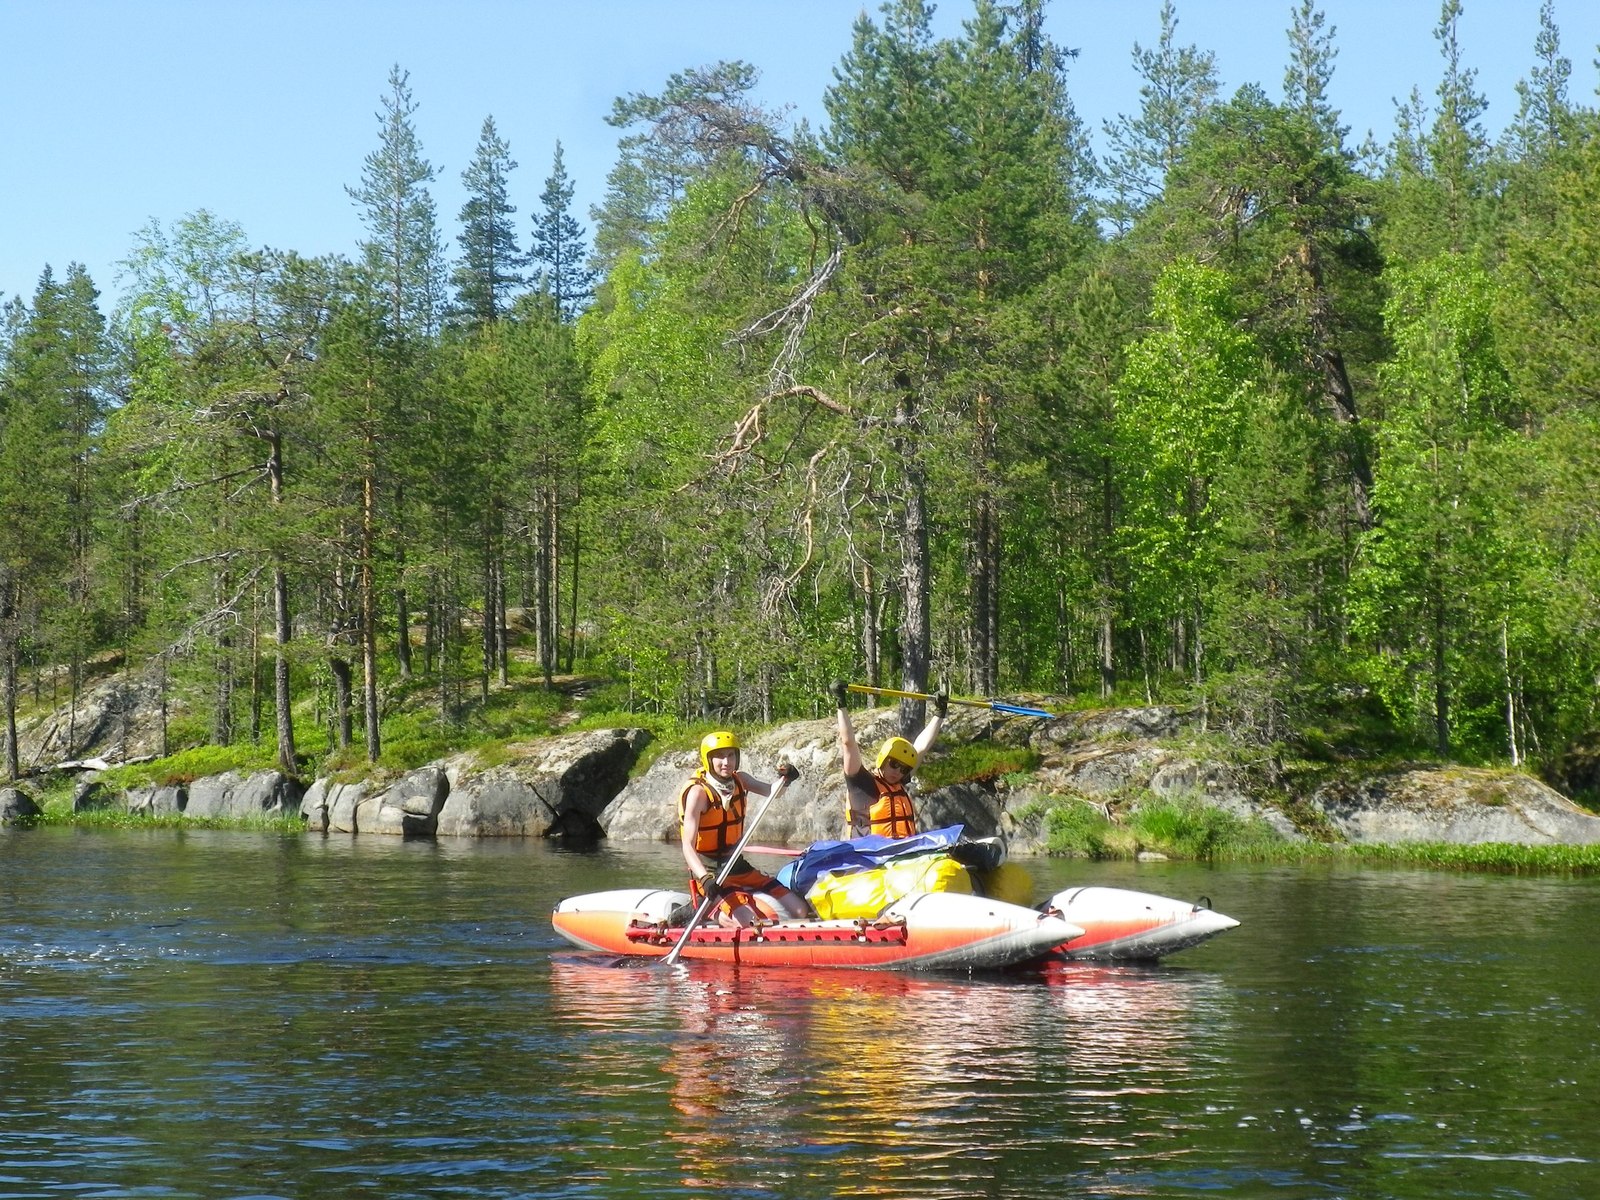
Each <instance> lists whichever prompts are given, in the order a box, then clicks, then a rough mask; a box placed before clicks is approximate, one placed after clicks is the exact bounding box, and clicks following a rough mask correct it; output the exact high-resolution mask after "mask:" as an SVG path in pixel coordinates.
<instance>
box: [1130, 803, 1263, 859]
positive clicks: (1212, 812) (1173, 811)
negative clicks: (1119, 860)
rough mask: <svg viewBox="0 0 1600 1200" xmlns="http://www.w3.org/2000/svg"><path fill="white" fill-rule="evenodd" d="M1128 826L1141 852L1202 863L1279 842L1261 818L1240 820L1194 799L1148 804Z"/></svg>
mask: <svg viewBox="0 0 1600 1200" xmlns="http://www.w3.org/2000/svg"><path fill="white" fill-rule="evenodd" d="M1129 824H1130V825H1131V827H1132V829H1133V831H1134V833H1135V835H1136V836H1137V838H1138V840H1139V844H1140V846H1141V848H1144V849H1151V850H1157V851H1160V852H1161V853H1163V854H1166V855H1169V856H1170V857H1174V858H1184V859H1192V860H1195V861H1200V862H1209V861H1212V860H1214V859H1217V858H1220V857H1224V856H1226V855H1230V854H1241V853H1248V852H1249V851H1250V850H1251V848H1252V847H1254V846H1256V845H1258V844H1263V843H1272V842H1276V841H1278V840H1279V838H1278V835H1277V834H1275V833H1273V832H1272V830H1271V828H1270V827H1269V826H1268V825H1267V824H1266V823H1265V822H1264V821H1261V820H1260V819H1259V818H1250V819H1246V818H1243V817H1239V816H1236V815H1234V814H1233V813H1230V812H1228V811H1227V810H1225V809H1222V808H1218V807H1217V806H1216V805H1213V804H1207V803H1206V802H1205V801H1204V800H1201V799H1199V798H1195V797H1189V798H1182V799H1176V800H1173V799H1161V800H1153V801H1145V802H1143V803H1141V804H1140V805H1139V806H1138V807H1137V808H1135V809H1134V810H1133V813H1132V816H1131V818H1130V822H1129Z"/></svg>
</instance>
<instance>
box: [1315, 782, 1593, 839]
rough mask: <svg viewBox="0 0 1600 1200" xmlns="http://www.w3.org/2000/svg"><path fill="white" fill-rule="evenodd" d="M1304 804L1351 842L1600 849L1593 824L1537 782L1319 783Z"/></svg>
mask: <svg viewBox="0 0 1600 1200" xmlns="http://www.w3.org/2000/svg"><path fill="white" fill-rule="evenodd" d="M1311 804H1312V806H1313V807H1314V808H1317V809H1319V810H1321V811H1322V812H1323V813H1324V814H1325V815H1326V816H1327V818H1328V821H1329V823H1330V824H1331V825H1332V826H1333V827H1334V828H1335V829H1336V830H1338V831H1339V832H1340V833H1341V834H1343V835H1344V836H1345V837H1346V838H1347V839H1349V840H1350V841H1352V842H1377V843H1395V842H1455V843H1461V844H1469V843H1478V842H1511V843H1519V844H1524V845H1589V844H1593V843H1595V842H1600V817H1597V816H1595V815H1594V814H1592V813H1587V812H1584V811H1583V810H1582V809H1580V808H1578V806H1577V805H1575V804H1573V803H1572V802H1571V801H1570V800H1568V799H1567V798H1566V797H1565V796H1563V795H1561V793H1559V792H1557V791H1555V790H1554V789H1553V788H1551V787H1549V786H1548V785H1546V784H1544V783H1541V782H1540V781H1539V780H1537V779H1533V778H1530V777H1529V776H1526V775H1517V774H1512V773H1510V772H1503V771H1486V770H1474V769H1467V768H1407V769H1400V770H1394V771H1386V772H1383V773H1382V774H1378V775H1372V776H1367V777H1365V778H1361V779H1353V780H1341V781H1338V782H1335V783H1330V784H1325V785H1323V786H1322V787H1320V788H1318V789H1317V790H1316V791H1315V792H1314V793H1313V794H1312V796H1311Z"/></svg>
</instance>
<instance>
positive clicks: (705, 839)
mask: <svg viewBox="0 0 1600 1200" xmlns="http://www.w3.org/2000/svg"><path fill="white" fill-rule="evenodd" d="M696 785H698V786H700V787H703V788H705V790H706V795H708V796H710V797H711V803H710V804H708V805H706V810H705V812H703V813H701V814H700V829H699V831H698V832H697V833H696V834H695V839H694V849H695V853H696V854H699V855H700V856H701V857H703V858H714V859H716V860H717V861H719V862H721V861H725V860H726V859H727V857H728V855H730V854H732V853H733V848H734V847H735V846H737V845H738V844H739V839H740V838H742V837H743V836H744V798H745V790H744V781H743V780H741V779H740V778H739V777H738V776H737V775H735V776H734V777H733V795H731V796H729V797H728V803H727V807H723V805H722V803H721V800H720V798H719V797H718V795H717V790H716V788H714V787H712V786H711V784H710V782H709V781H708V780H707V779H706V777H705V773H704V772H699V771H697V772H696V773H695V774H694V776H693V777H692V778H691V779H690V780H689V782H688V783H686V784H684V785H683V791H681V792H679V793H678V828H679V829H680V830H682V828H683V815H684V813H685V812H687V811H688V808H689V791H690V789H692V788H694V787H695V786H696Z"/></svg>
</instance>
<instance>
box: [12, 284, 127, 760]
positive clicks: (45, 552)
mask: <svg viewBox="0 0 1600 1200" xmlns="http://www.w3.org/2000/svg"><path fill="white" fill-rule="evenodd" d="M95 295H96V294H95V291H94V287H93V285H92V284H91V283H90V281H89V278H88V276H87V274H85V272H84V270H83V268H82V267H81V266H79V265H78V264H76V263H74V264H73V265H72V266H71V267H70V268H69V270H68V276H67V281H66V282H65V283H58V282H56V280H55V277H54V276H53V274H52V273H51V272H50V270H49V269H48V268H46V270H45V272H44V274H43V275H42V276H41V277H40V280H39V285H38V287H37V289H36V290H35V292H34V296H33V303H32V305H31V306H30V307H29V308H28V310H27V313H26V315H25V316H23V317H22V318H21V323H20V325H19V326H17V328H16V329H15V332H14V336H13V338H12V341H11V344H10V346H9V348H8V353H7V355H6V362H5V371H4V373H3V375H0V512H4V513H5V520H4V521H3V522H0V659H3V663H0V667H3V680H4V685H5V687H4V690H5V697H4V704H5V725H6V729H5V743H6V745H5V759H6V769H7V772H8V774H9V775H10V777H11V778H16V775H17V772H18V769H19V766H20V764H19V762H18V758H17V745H16V725H15V712H16V708H15V705H16V680H17V667H18V660H19V657H20V654H21V652H22V649H23V647H24V646H25V645H28V644H32V645H33V646H34V647H35V648H36V649H38V650H41V651H44V652H48V653H52V654H54V655H55V656H57V657H61V658H65V660H66V663H67V666H68V671H69V679H70V684H71V689H72V694H71V702H72V707H71V709H70V710H69V712H71V713H73V714H75V713H76V703H77V698H78V689H79V687H80V686H81V683H82V668H83V663H84V660H85V658H86V656H87V651H88V648H89V647H88V638H89V629H90V625H91V614H90V612H89V606H90V605H91V603H92V601H93V597H94V591H93V588H92V580H91V578H90V575H89V571H90V554H91V550H92V546H91V542H90V537H91V532H92V513H93V499H94V497H93V490H94V485H93V481H92V478H91V470H92V465H91V460H92V442H91V438H92V436H93V435H94V434H95V432H96V431H97V430H98V426H99V423H100V419H101V416H102V415H103V413H104V405H105V394H104V390H103V379H102V374H103V371H104V364H105V346H104V337H103V322H102V320H101V317H100V314H99V312H98V310H97V309H96V308H95V306H94V302H95ZM75 737H76V731H75V729H74V728H73V727H72V724H71V722H70V721H69V725H68V729H67V731H66V737H65V744H66V745H67V747H68V751H69V753H70V751H71V749H72V747H73V744H74V741H75Z"/></svg>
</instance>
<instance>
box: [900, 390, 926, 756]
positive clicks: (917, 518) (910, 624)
mask: <svg viewBox="0 0 1600 1200" xmlns="http://www.w3.org/2000/svg"><path fill="white" fill-rule="evenodd" d="M901 384H902V387H901V392H900V403H899V412H898V413H897V415H896V424H897V426H898V428H899V433H898V434H897V436H896V438H895V443H896V446H895V449H896V452H897V454H896V456H897V458H898V460H899V461H900V463H901V464H903V472H902V476H901V478H902V482H903V486H904V492H903V502H904V509H903V514H902V520H903V529H902V535H901V540H900V555H901V559H900V567H901V582H902V586H903V595H902V597H901V604H902V607H901V610H900V660H901V687H902V688H903V689H904V690H906V691H908V692H925V691H927V684H928V668H929V660H930V658H931V657H932V640H931V629H930V609H931V605H930V597H929V588H930V582H931V579H932V569H931V564H930V563H929V558H928V509H927V503H928V500H927V482H926V479H925V478H924V476H923V471H922V461H921V459H920V458H919V457H918V450H919V447H918V445H917V438H916V436H915V433H916V431H917V430H918V429H919V428H920V423H919V420H918V415H917V402H916V397H915V396H914V395H913V394H912V392H911V389H910V387H909V381H907V380H901ZM923 709H924V704H923V702H922V701H921V700H907V701H904V702H902V703H901V705H900V723H901V727H902V728H903V729H906V730H911V729H914V728H917V729H920V728H921V726H922V718H923Z"/></svg>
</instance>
